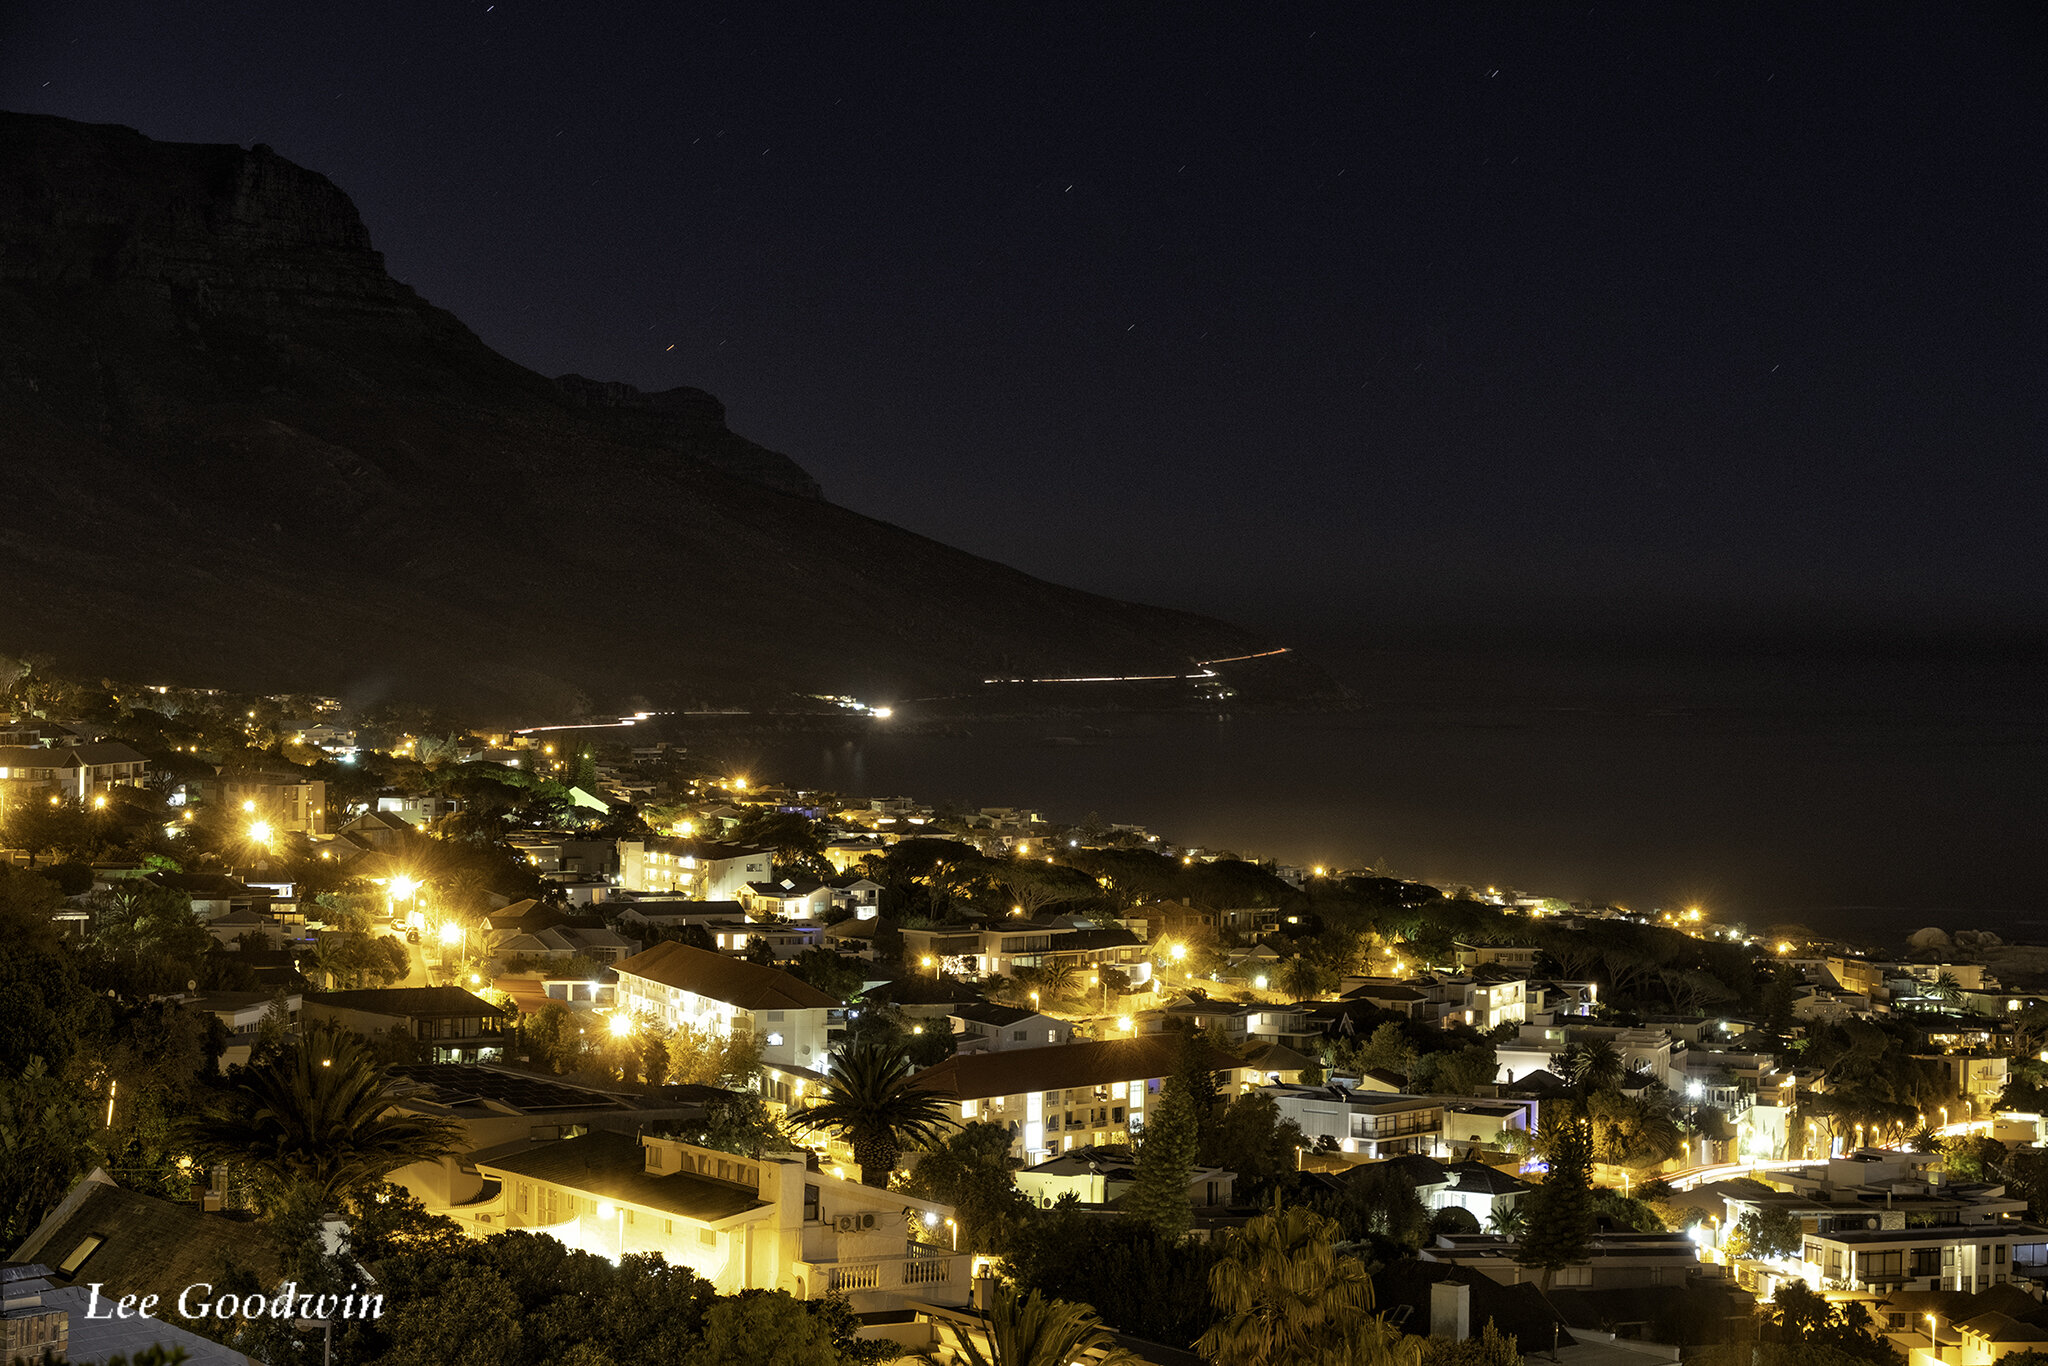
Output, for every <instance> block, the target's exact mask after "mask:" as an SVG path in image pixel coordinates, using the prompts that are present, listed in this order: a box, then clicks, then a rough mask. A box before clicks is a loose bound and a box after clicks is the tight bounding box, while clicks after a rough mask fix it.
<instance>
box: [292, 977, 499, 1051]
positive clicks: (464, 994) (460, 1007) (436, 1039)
mask: <svg viewBox="0 0 2048 1366" xmlns="http://www.w3.org/2000/svg"><path fill="white" fill-rule="evenodd" d="M303 1000H304V1005H303V1007H302V1009H301V1014H300V1018H301V1019H303V1020H305V1021H308V1022H310V1021H313V1020H332V1021H334V1022H335V1023H336V1024H339V1025H340V1026H342V1028H344V1029H351V1030H354V1031H355V1032H356V1033H358V1034H364V1035H377V1034H388V1033H390V1032H391V1031H392V1030H393V1029H402V1030H404V1031H405V1033H406V1034H408V1035H409V1036H411V1037H412V1038H413V1039H414V1040H416V1041H417V1042H419V1043H420V1044H422V1045H424V1046H425V1048H426V1050H427V1054H428V1057H429V1059H430V1060H431V1061H433V1062H491V1061H493V1060H495V1059H498V1058H502V1057H503V1056H504V1055H505V1026H506V1024H507V1022H508V1021H509V1020H510V1019H511V1018H512V1016H513V1012H512V1011H509V1010H506V1009H504V1008H503V1007H502V1006H495V1005H492V1004H491V1003H490V1002H489V1001H486V1000H485V999H484V998H483V997H481V996H478V995H476V994H474V993H472V992H468V991H464V990H463V989H462V988H461V987H366V988H363V989H361V990H357V991H309V992H306V993H305V995H304V997H303Z"/></svg>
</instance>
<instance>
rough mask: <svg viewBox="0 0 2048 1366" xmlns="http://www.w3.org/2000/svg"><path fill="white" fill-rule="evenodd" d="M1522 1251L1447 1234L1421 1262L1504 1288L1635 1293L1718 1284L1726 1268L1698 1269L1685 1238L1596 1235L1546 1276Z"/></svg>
mask: <svg viewBox="0 0 2048 1366" xmlns="http://www.w3.org/2000/svg"><path fill="white" fill-rule="evenodd" d="M1520 1252H1521V1246H1520V1244H1518V1243H1517V1242H1516V1241H1515V1240H1514V1239H1513V1238H1509V1237H1503V1236H1501V1235H1498V1234H1487V1233H1472V1234H1445V1235H1441V1236H1439V1237H1438V1238H1437V1240H1436V1242H1435V1243H1434V1244H1432V1245H1430V1246H1427V1247H1424V1248H1423V1249H1422V1250H1421V1252H1420V1254H1419V1255H1420V1256H1421V1258H1422V1260H1424V1261H1425V1262H1439V1263H1443V1264H1446V1265H1450V1266H1462V1267H1467V1268H1470V1269H1471V1270H1474V1271H1477V1272H1479V1273H1480V1274H1482V1275H1484V1276H1486V1277H1487V1278H1489V1279H1491V1280H1495V1281H1498V1282H1500V1283H1501V1284H1503V1285H1518V1284H1521V1283H1523V1282H1525V1281H1526V1282H1539V1281H1543V1280H1544V1279H1545V1278H1546V1277H1547V1279H1548V1284H1549V1286H1550V1288H1552V1289H1554V1290H1639V1289H1642V1288H1644V1287H1646V1286H1683V1285H1686V1284H1688V1283H1691V1282H1693V1281H1694V1280H1695V1278H1705V1279H1712V1280H1719V1279H1723V1278H1725V1275H1726V1268H1724V1267H1720V1266H1717V1265H1713V1264H1702V1263H1701V1262H1700V1260H1699V1255H1698V1249H1697V1247H1696V1245H1695V1244H1694V1243H1693V1242H1692V1240H1691V1239H1690V1238H1688V1237H1687V1236H1686V1235H1685V1234H1683V1233H1636V1232H1631V1231H1627V1230H1622V1231H1617V1232H1613V1233H1596V1234H1594V1235H1593V1239H1592V1244H1591V1246H1590V1247H1589V1248H1588V1249H1587V1254H1588V1255H1587V1256H1586V1257H1585V1258H1584V1260H1582V1261H1578V1262H1574V1263H1571V1264H1569V1265H1566V1266H1561V1267H1558V1268H1556V1269H1555V1270H1554V1271H1547V1270H1546V1269H1545V1268H1543V1267H1536V1266H1524V1265H1522V1263H1521V1262H1520V1261H1518V1260H1517V1256H1518V1254H1519V1253H1520Z"/></svg>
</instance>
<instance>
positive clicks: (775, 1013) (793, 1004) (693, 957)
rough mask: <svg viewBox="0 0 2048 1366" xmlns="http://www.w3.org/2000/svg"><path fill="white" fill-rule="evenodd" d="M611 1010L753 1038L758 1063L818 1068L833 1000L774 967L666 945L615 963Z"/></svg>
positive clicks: (821, 1065) (671, 1024)
mask: <svg viewBox="0 0 2048 1366" xmlns="http://www.w3.org/2000/svg"><path fill="white" fill-rule="evenodd" d="M613 966H614V971H616V972H617V974H618V979H619V981H618V995H617V997H616V1001H617V1005H618V1008H619V1009H621V1010H626V1011H631V1012H633V1013H634V1014H638V1015H645V1016H649V1017H651V1018H653V1019H657V1020H660V1021H661V1022H662V1023H663V1024H665V1025H668V1026H669V1027H670V1028H671V1029H674V1028H679V1027H681V1026H683V1025H688V1026H689V1027H690V1028H692V1029H696V1030H702V1031H708V1032H710V1033H712V1034H715V1035H719V1036H721V1037H723V1036H726V1035H731V1034H741V1033H744V1034H752V1035H754V1036H755V1037H756V1038H758V1039H759V1040H760V1041H761V1060H762V1061H763V1062H764V1063H771V1064H781V1065H792V1064H793V1065H795V1066H797V1067H804V1068H816V1069H818V1070H821V1071H822V1070H823V1069H824V1067H825V1052H826V1046H827V1043H828V1034H827V1029H828V1014H829V1012H832V1011H835V1010H837V1009H838V1008H839V1002H837V1001H835V1000H833V999H832V998H831V997H830V996H827V995H826V994H825V993H824V992H822V991H820V990H818V989H817V988H816V987H814V986H812V985H811V984H810V983H809V982H806V981H804V980H803V979H802V978H799V977H794V976H791V975H790V974H789V973H787V972H784V971H783V970H782V969H780V968H771V967H767V966H765V965H763V964H760V963H750V962H748V961H747V960H746V959H744V958H734V957H731V956H729V955H727V954H723V953H716V952H713V951H712V950H710V949H700V948H694V947H692V946H691V945H688V944H681V943H677V942H675V941H674V940H669V941H666V942H664V943H660V944H656V945H655V946H654V947H653V948H651V949H648V950H647V951H646V952H645V953H636V954H634V955H633V956H632V957H631V958H627V959H624V960H622V961H621V962H619V963H617V964H614V965H613Z"/></svg>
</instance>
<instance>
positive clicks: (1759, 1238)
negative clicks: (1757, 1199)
mask: <svg viewBox="0 0 2048 1366" xmlns="http://www.w3.org/2000/svg"><path fill="white" fill-rule="evenodd" d="M1802 1237H1803V1235H1802V1233H1801V1231H1800V1227H1799V1220H1798V1219H1796V1218H1794V1217H1793V1216H1792V1215H1791V1214H1790V1213H1788V1212H1787V1211H1785V1210H1782V1209H1779V1208H1777V1207H1776V1206H1766V1207H1765V1208H1763V1209H1760V1210H1750V1211H1749V1212H1748V1213H1746V1214H1744V1215H1743V1216H1742V1217H1741V1218H1740V1219H1737V1220H1736V1221H1735V1226H1734V1227H1733V1228H1731V1229H1729V1230H1728V1252H1729V1255H1730V1256H1735V1257H1790V1256H1791V1255H1792V1254H1793V1253H1795V1252H1797V1251H1799V1248H1800V1244H1801V1241H1802Z"/></svg>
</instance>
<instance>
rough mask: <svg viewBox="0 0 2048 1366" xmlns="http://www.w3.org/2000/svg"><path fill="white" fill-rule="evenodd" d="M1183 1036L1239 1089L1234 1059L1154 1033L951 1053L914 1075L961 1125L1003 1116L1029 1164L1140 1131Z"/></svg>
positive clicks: (1000, 1120) (1229, 1086) (1018, 1153)
mask: <svg viewBox="0 0 2048 1366" xmlns="http://www.w3.org/2000/svg"><path fill="white" fill-rule="evenodd" d="M1183 1044H1185V1046H1187V1047H1190V1048H1193V1049H1196V1050H1198V1052H1197V1057H1198V1058H1199V1059H1200V1061H1201V1062H1202V1064H1203V1065H1206V1066H1207V1067H1208V1068H1209V1070H1210V1071H1211V1072H1212V1073H1214V1074H1215V1075H1216V1076H1217V1078H1218V1084H1219V1087H1220V1089H1221V1090H1222V1091H1223V1092H1224V1093H1225V1094H1230V1093H1232V1092H1235V1091H1236V1090H1237V1089H1238V1087H1239V1085H1240V1083H1241V1081H1242V1077H1243V1073H1244V1064H1243V1063H1241V1062H1239V1061H1238V1060H1237V1059H1236V1058H1233V1057H1231V1056H1230V1055H1229V1054H1228V1053H1225V1052H1223V1051H1222V1050H1221V1049H1218V1048H1216V1047H1214V1046H1212V1045H1210V1044H1209V1043H1207V1042H1206V1041H1203V1040H1199V1039H1197V1040H1184V1039H1183V1038H1182V1037H1180V1036H1167V1035H1159V1034H1153V1035H1141V1036H1139V1037H1137V1038H1129V1039H1094V1040H1088V1041H1085V1042H1081V1043H1067V1044H1050V1045H1047V1046H1046V1047H1043V1048H1016V1049H1008V1050H1005V1051H1002V1052H977V1053H961V1054H956V1055H955V1056H953V1057H950V1058H948V1059H946V1060H945V1061H944V1062H942V1063H939V1064H938V1065H937V1066H934V1067H927V1068H926V1069H925V1070H924V1071H922V1072H920V1073H918V1074H917V1077H916V1079H915V1084H916V1085H918V1086H920V1087H922V1088H924V1089H925V1090H928V1091H935V1092H937V1093H939V1094H940V1095H942V1096H944V1097H945V1098H946V1099H948V1100H950V1101H952V1102H954V1103H955V1104H957V1105H958V1106H959V1117H960V1122H961V1123H963V1124H968V1123H973V1122H975V1121H986V1122H989V1123H993V1124H1001V1125H1003V1126H1004V1127H1006V1128H1007V1129H1008V1130H1009V1131H1010V1154H1011V1156H1012V1157H1015V1158H1019V1159H1021V1160H1023V1161H1025V1162H1029V1163H1033V1164H1035V1163H1039V1162H1043V1161H1045V1160H1046V1159H1047V1158H1049V1157H1052V1156H1053V1155H1054V1154H1056V1153H1063V1152H1067V1151H1069V1150H1071V1149H1075V1148H1085V1147H1102V1146H1105V1145H1108V1144H1115V1143H1129V1142H1130V1141H1131V1139H1132V1137H1133V1136H1134V1135H1137V1134H1140V1133H1142V1132H1143V1131H1144V1128H1145V1114H1146V1112H1147V1109H1148V1108H1149V1107H1150V1106H1153V1105H1156V1104H1157V1103H1158V1101H1159V1088H1160V1086H1161V1085H1162V1084H1163V1083H1164V1081H1165V1079H1166V1078H1167V1077H1169V1076H1171V1075H1173V1073H1174V1072H1175V1070H1176V1068H1177V1063H1178V1060H1179V1058H1180V1056H1181V1053H1180V1050H1181V1048H1182V1047H1183Z"/></svg>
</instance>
